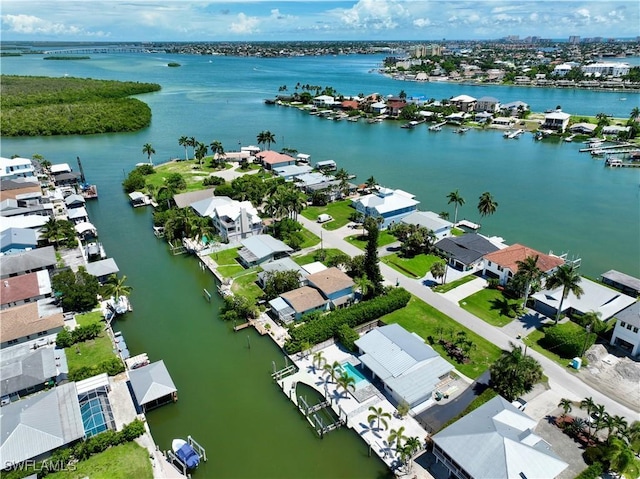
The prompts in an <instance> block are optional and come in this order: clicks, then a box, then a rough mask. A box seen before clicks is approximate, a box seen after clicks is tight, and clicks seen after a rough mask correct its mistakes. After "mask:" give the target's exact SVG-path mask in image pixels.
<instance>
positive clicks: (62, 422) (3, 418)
mask: <svg viewBox="0 0 640 479" xmlns="http://www.w3.org/2000/svg"><path fill="white" fill-rule="evenodd" d="M0 422H1V423H2V435H1V436H0V463H2V466H3V467H7V466H9V465H11V464H16V463H19V462H22V461H26V460H28V459H32V458H35V457H38V456H40V455H42V454H45V453H47V452H49V451H51V450H53V449H56V448H58V447H61V446H64V445H65V444H69V443H70V442H73V441H75V440H77V439H80V438H82V437H84V434H85V432H84V426H83V424H82V414H81V413H80V405H79V403H78V394H77V392H76V386H75V383H67V384H63V385H60V386H57V387H56V388H54V389H52V390H50V391H47V392H42V393H38V394H35V395H33V396H30V397H28V398H26V399H21V400H20V401H16V402H13V403H11V404H8V405H6V406H2V408H0Z"/></svg>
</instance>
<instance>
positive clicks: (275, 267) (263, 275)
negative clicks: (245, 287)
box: [258, 256, 308, 289]
mask: <svg viewBox="0 0 640 479" xmlns="http://www.w3.org/2000/svg"><path fill="white" fill-rule="evenodd" d="M260 267H261V268H262V271H260V272H259V273H258V286H260V287H261V288H262V289H264V288H265V286H266V281H267V278H268V277H269V274H270V273H275V272H283V271H297V272H298V274H299V276H300V284H299V286H305V285H306V284H307V281H306V276H307V275H308V273H307V271H306V270H305V269H304V268H303V267H302V266H300V265H299V264H298V263H296V262H295V261H293V260H292V259H291V258H290V257H289V256H286V257H284V258H280V259H277V260H275V261H268V262H266V263H262V264H261V265H260Z"/></svg>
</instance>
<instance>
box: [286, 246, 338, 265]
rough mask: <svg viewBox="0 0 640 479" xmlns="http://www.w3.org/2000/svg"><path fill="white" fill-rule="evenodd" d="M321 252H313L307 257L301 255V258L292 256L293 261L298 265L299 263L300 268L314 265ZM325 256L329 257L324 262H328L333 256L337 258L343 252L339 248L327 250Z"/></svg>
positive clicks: (306, 255)
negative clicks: (310, 264)
mask: <svg viewBox="0 0 640 479" xmlns="http://www.w3.org/2000/svg"><path fill="white" fill-rule="evenodd" d="M318 251H319V250H316V251H312V252H311V253H307V254H305V255H301V256H292V257H291V259H293V261H295V262H296V263H298V264H299V265H300V266H304V265H305V264H309V263H313V262H314V261H317V260H316V255H317V254H318ZM324 251H325V254H326V255H327V256H326V258H325V260H324V261H323V263H324V262H326V261H327V260H328V259H329V258H331V257H332V256H335V255H337V254H342V251H340V250H339V249H337V248H325V250H324Z"/></svg>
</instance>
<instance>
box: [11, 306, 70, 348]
mask: <svg viewBox="0 0 640 479" xmlns="http://www.w3.org/2000/svg"><path fill="white" fill-rule="evenodd" d="M62 326H64V319H63V315H62V313H57V314H52V315H51V316H47V317H44V318H41V317H40V316H39V315H38V304H37V303H27V304H24V305H22V306H16V307H14V308H9V309H3V310H2V312H0V342H2V343H4V342H7V341H11V340H13V339H18V338H23V337H25V336H30V335H34V334H37V333H39V332H41V331H49V330H52V329H56V328H60V327H62Z"/></svg>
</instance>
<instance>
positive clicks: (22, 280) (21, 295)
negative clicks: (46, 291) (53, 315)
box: [0, 273, 40, 304]
mask: <svg viewBox="0 0 640 479" xmlns="http://www.w3.org/2000/svg"><path fill="white" fill-rule="evenodd" d="M39 293H40V288H39V287H38V273H29V274H22V275H20V276H14V277H12V278H6V279H3V280H2V282H1V283H0V304H9V303H13V302H15V301H22V300H25V299H27V298H35V297H36V296H38V295H39Z"/></svg>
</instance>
